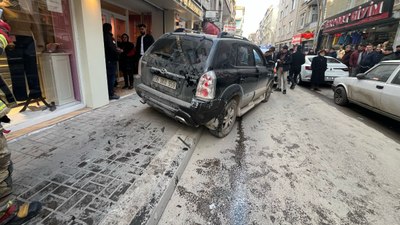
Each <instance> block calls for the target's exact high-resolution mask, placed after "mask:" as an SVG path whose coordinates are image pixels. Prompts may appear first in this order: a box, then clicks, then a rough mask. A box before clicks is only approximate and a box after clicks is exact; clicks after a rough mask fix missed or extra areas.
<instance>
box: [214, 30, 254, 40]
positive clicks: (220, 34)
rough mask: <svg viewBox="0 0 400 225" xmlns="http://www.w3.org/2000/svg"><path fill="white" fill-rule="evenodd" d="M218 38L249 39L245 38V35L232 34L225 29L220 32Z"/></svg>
mask: <svg viewBox="0 0 400 225" xmlns="http://www.w3.org/2000/svg"><path fill="white" fill-rule="evenodd" d="M218 38H235V39H240V40H245V41H248V39H247V38H245V37H242V36H239V35H232V34H230V33H228V32H225V31H223V32H220V33H219V34H218Z"/></svg>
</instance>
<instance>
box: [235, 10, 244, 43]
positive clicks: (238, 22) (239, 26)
mask: <svg viewBox="0 0 400 225" xmlns="http://www.w3.org/2000/svg"><path fill="white" fill-rule="evenodd" d="M235 11H236V14H235V26H236V35H239V36H242V35H243V23H244V15H245V13H246V8H245V7H244V6H236V7H235Z"/></svg>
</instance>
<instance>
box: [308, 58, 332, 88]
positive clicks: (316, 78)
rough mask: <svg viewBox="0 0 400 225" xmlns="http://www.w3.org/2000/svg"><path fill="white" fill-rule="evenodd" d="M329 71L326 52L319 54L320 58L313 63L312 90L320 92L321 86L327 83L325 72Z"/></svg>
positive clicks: (313, 60) (314, 59)
mask: <svg viewBox="0 0 400 225" xmlns="http://www.w3.org/2000/svg"><path fill="white" fill-rule="evenodd" d="M326 69H328V64H327V60H326V58H325V50H321V51H319V52H318V56H316V57H314V58H313V59H312V61H311V71H312V73H311V89H312V90H314V91H320V89H319V86H320V85H321V84H323V83H324V82H325V71H326Z"/></svg>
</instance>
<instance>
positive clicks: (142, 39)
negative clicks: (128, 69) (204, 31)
mask: <svg viewBox="0 0 400 225" xmlns="http://www.w3.org/2000/svg"><path fill="white" fill-rule="evenodd" d="M138 27H139V31H140V36H139V37H138V38H137V39H136V53H135V65H136V66H135V74H137V72H138V71H137V70H138V68H139V67H138V66H139V60H140V58H141V57H142V56H143V55H144V53H145V52H146V50H147V49H148V48H149V47H150V46H151V45H152V44H153V43H154V38H153V36H151V34H148V33H147V27H146V25H145V24H139V26H138Z"/></svg>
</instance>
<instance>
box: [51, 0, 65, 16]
mask: <svg viewBox="0 0 400 225" xmlns="http://www.w3.org/2000/svg"><path fill="white" fill-rule="evenodd" d="M47 10H49V11H50V12H57V13H62V12H63V9H62V3H61V0H47Z"/></svg>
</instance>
